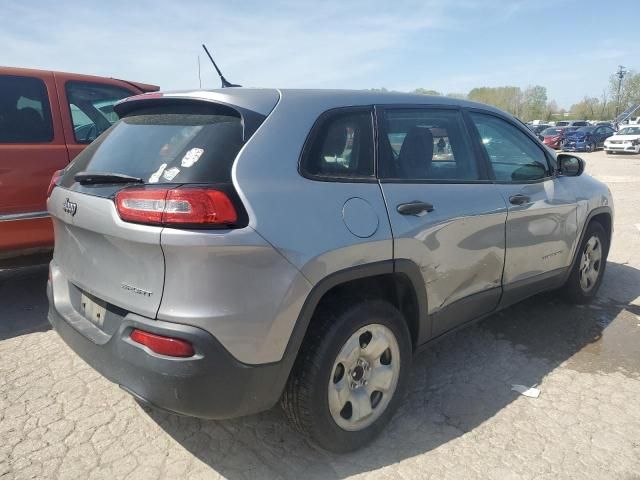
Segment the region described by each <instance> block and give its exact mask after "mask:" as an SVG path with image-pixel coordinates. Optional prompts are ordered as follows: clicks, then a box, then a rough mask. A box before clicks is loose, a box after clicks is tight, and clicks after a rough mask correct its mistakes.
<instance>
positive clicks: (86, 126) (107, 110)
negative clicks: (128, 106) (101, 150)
mask: <svg viewBox="0 0 640 480" xmlns="http://www.w3.org/2000/svg"><path fill="white" fill-rule="evenodd" d="M66 89H67V100H68V101H69V110H70V112H71V120H72V122H73V135H74V137H75V139H76V142H78V143H90V142H92V141H93V140H95V139H96V138H97V137H98V135H100V134H101V133H102V132H104V131H105V130H107V129H108V128H109V127H110V126H111V125H113V124H114V123H115V122H116V121H117V120H118V115H116V113H115V112H114V111H113V105H114V104H116V103H117V102H118V101H120V100H122V99H123V98H126V97H130V96H131V95H134V93H133V92H131V91H129V90H126V89H124V88H120V87H116V86H113V85H104V84H99V83H89V82H76V81H69V82H67V83H66Z"/></svg>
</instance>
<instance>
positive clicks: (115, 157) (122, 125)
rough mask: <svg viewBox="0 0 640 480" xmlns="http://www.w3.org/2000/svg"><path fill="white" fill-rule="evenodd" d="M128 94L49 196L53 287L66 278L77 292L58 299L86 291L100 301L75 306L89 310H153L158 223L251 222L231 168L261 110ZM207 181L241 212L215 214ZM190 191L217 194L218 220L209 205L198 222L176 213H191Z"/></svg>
mask: <svg viewBox="0 0 640 480" xmlns="http://www.w3.org/2000/svg"><path fill="white" fill-rule="evenodd" d="M126 103H127V105H126V109H122V111H125V110H126V114H125V116H124V117H123V118H122V119H121V120H120V121H118V122H117V123H116V124H114V125H113V126H112V127H111V128H110V129H109V130H108V131H106V132H105V133H104V134H103V135H101V136H100V137H99V138H98V139H97V140H96V141H95V142H93V143H92V144H91V145H90V146H89V147H88V148H86V149H85V150H84V151H83V152H82V153H81V154H80V155H79V156H78V157H77V158H76V159H75V160H74V161H73V162H72V163H71V164H70V165H69V166H68V167H67V168H66V169H65V171H64V172H63V175H62V177H61V178H60V180H59V182H58V186H57V187H55V188H54V189H53V191H52V193H51V195H50V197H49V200H48V203H47V205H48V209H49V212H50V213H51V216H52V218H53V223H54V230H55V250H54V257H53V267H52V268H55V269H57V270H56V271H57V272H59V274H56V275H57V276H56V279H55V281H54V287H55V284H56V282H64V287H65V288H63V289H61V290H64V291H67V290H68V292H69V293H68V295H69V297H71V296H73V295H75V296H76V297H78V298H79V299H80V300H78V299H75V300H74V299H73V298H66V299H63V300H61V302H60V303H61V304H62V303H64V304H65V305H68V304H74V305H84V303H82V302H84V301H85V300H86V299H87V298H89V299H91V302H90V303H91V304H92V305H93V304H94V302H95V304H97V305H98V306H97V307H96V306H95V305H93V306H92V307H91V308H88V307H86V306H85V307H86V308H87V311H84V310H83V311H80V312H79V313H81V314H82V315H84V316H85V317H87V316H89V315H95V314H96V313H95V312H96V311H101V310H100V309H101V308H106V309H107V310H109V309H110V308H112V307H113V308H114V309H116V310H119V311H120V310H124V312H122V313H126V312H133V313H137V314H139V315H143V316H145V317H149V318H155V316H156V314H157V311H158V308H159V306H160V302H161V299H162V291H163V286H164V277H165V261H164V256H163V252H162V248H161V233H162V231H163V229H164V228H166V227H170V228H195V229H197V228H224V229H233V228H238V227H242V226H244V225H246V224H247V216H246V212H245V211H244V209H243V207H242V204H241V202H240V200H239V197H238V195H237V193H236V192H235V189H234V187H233V184H232V181H231V168H232V165H233V162H234V160H235V158H236V156H237V154H238V152H239V151H240V149H241V148H242V146H243V145H244V143H245V142H246V141H247V140H248V138H249V137H250V136H251V134H252V133H253V132H254V131H255V130H256V129H257V127H258V126H259V124H260V123H261V122H262V121H263V120H264V118H265V117H264V116H262V115H259V114H256V112H252V114H251V115H246V114H245V112H244V111H243V109H235V108H232V107H230V106H228V105H221V104H217V103H214V102H210V101H193V100H192V99H186V100H181V99H176V98H171V99H168V100H164V99H162V98H154V99H150V100H145V99H143V100H141V101H139V102H137V105H139V106H136V105H133V104H134V103H136V102H135V101H133V102H126ZM98 174H100V175H98ZM125 176H126V177H129V178H126V177H125ZM133 179H137V180H133ZM212 191H213V192H214V193H215V194H216V195H218V194H219V193H220V192H222V196H223V197H225V198H226V199H227V200H228V201H229V202H230V205H231V206H230V207H229V206H225V205H227V204H224V205H223V206H222V208H223V209H224V208H227V210H229V209H231V210H234V212H235V213H236V214H237V215H235V216H229V215H227V216H226V217H225V216H224V215H223V216H222V217H221V216H220V208H221V207H220V204H219V196H215V197H212V196H211V195H209V194H210V193H211V192H212ZM171 192H173V193H171ZM176 192H177V194H176ZM193 192H196V193H198V192H199V195H200V197H197V198H196V203H197V201H199V199H200V198H201V197H203V198H204V200H203V201H204V202H205V203H206V202H208V201H213V202H214V203H215V202H218V204H217V205H218V215H217V218H218V221H217V223H216V221H215V218H214V217H216V215H212V214H211V212H204V213H203V212H200V213H201V217H202V218H204V220H203V222H204V223H198V221H197V220H193V221H191V220H189V221H188V222H185V221H184V220H182V223H180V222H181V217H180V216H181V215H183V214H184V213H185V212H187V211H188V212H190V213H188V212H187V218H192V216H193V211H191V210H189V209H190V208H191V207H194V205H195V204H194V203H193V202H192V204H189V203H188V202H189V201H190V200H189V197H188V196H189V195H192V194H193ZM203 192H204V194H203ZM172 195H173V196H172ZM207 195H209V197H211V198H209V197H207ZM170 197H171V198H176V199H177V200H170ZM185 198H186V200H185ZM123 199H124V200H123ZM223 200H224V198H223ZM227 200H225V202H226V201H227ZM172 202H173V203H172ZM170 204H171V205H173V207H174V210H172V212H171V214H169V213H168V209H169V205H170ZM185 205H186V209H185V208H183V207H184V206H185ZM203 205H204V204H203ZM195 206H196V207H200V206H201V205H199V204H198V205H195ZM205 207H206V205H205ZM203 208H204V207H203ZM165 210H166V211H165ZM196 210H197V209H196ZM200 210H202V209H200ZM205 210H206V208H205ZM198 211H199V210H198ZM214 213H215V212H214ZM189 215H191V216H189ZM199 218H200V217H199ZM212 218H213V220H212ZM172 219H173V220H172ZM207 219H208V220H207ZM221 219H222V220H221ZM220 221H222V222H223V223H220ZM59 277H62V278H59ZM58 293H59V292H58ZM57 296H58V295H57V294H56V295H54V298H55V297H57ZM85 307H83V308H85ZM76 310H77V309H76ZM89 319H90V320H92V321H93V323H94V324H95V323H96V321H95V318H89ZM98 326H100V325H99V322H98Z"/></svg>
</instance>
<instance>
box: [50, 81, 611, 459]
mask: <svg viewBox="0 0 640 480" xmlns="http://www.w3.org/2000/svg"><path fill="white" fill-rule="evenodd" d="M116 111H117V113H118V114H119V116H120V117H121V119H120V120H119V121H118V122H117V123H116V125H114V127H113V128H112V129H110V130H109V132H108V133H107V134H105V135H104V136H102V137H101V138H100V139H98V141H96V142H94V143H93V144H92V145H91V147H89V148H87V149H86V150H85V151H84V152H82V153H81V154H80V155H79V156H78V158H76V160H75V161H74V162H72V163H71V164H70V165H69V166H68V167H67V168H66V169H65V171H64V172H63V174H62V176H61V177H60V178H57V179H55V182H54V184H53V188H52V190H51V194H50V196H49V199H48V201H47V206H48V209H49V212H50V213H51V216H52V218H53V221H54V223H55V235H56V244H55V251H54V255H53V260H52V261H51V264H50V275H49V282H48V285H47V293H48V297H49V306H50V307H49V317H48V318H49V321H50V322H51V324H52V325H53V327H54V328H55V330H56V331H57V332H58V334H59V335H60V336H61V337H62V339H63V340H64V341H65V342H66V343H67V344H68V345H69V347H70V348H71V349H73V350H74V351H75V352H76V353H77V354H78V355H79V356H80V357H82V358H83V359H84V360H85V361H86V362H87V363H88V364H89V365H91V366H92V367H93V368H95V369H96V370H98V371H99V372H101V373H102V374H103V375H105V376H106V377H107V378H108V379H110V380H111V381H113V382H115V383H117V384H119V385H120V386H121V387H122V388H123V389H124V390H126V391H127V392H129V393H130V394H132V395H133V396H135V397H136V398H137V399H138V400H139V401H140V402H146V403H148V404H149V405H155V406H157V407H161V408H163V409H166V410H170V411H174V412H177V413H180V414H184V415H192V416H196V417H204V418H214V419H220V418H228V417H236V416H240V415H247V414H250V413H255V412H258V411H262V410H266V409H269V408H271V407H273V406H274V405H275V404H276V403H278V401H280V403H281V405H282V406H283V408H284V411H285V413H286V415H287V416H288V417H289V419H290V420H291V422H292V424H293V425H295V426H296V427H297V428H298V429H299V430H300V431H301V432H303V433H304V434H306V435H308V436H309V437H310V438H311V439H312V440H313V441H314V442H315V443H316V444H318V445H320V446H321V447H323V448H325V449H328V450H332V451H335V452H346V451H350V450H355V449H357V448H360V447H362V446H363V445H364V444H366V443H367V442H369V441H371V440H372V439H373V438H374V437H375V436H377V435H378V434H379V433H380V432H381V431H382V430H383V429H384V428H385V425H386V424H388V423H389V421H390V420H391V418H392V416H393V414H394V412H395V411H396V410H397V408H398V407H399V406H400V405H401V404H402V401H403V395H404V393H405V392H406V390H407V387H408V386H409V385H410V382H411V381H413V379H414V378H415V377H414V376H411V375H410V367H411V360H412V357H413V355H414V352H416V351H417V350H418V349H420V348H422V347H425V346H426V345H427V344H428V343H429V342H434V341H437V340H438V339H439V338H441V337H442V336H443V335H445V334H446V333H448V332H451V331H454V330H455V329H457V328H459V327H462V326H463V325H466V324H469V323H471V322H473V321H475V320H477V319H479V318H482V317H483V316H486V315H488V314H490V313H492V312H495V311H497V310H500V309H502V308H505V307H507V306H508V305H511V304H513V303H515V302H518V301H520V300H522V299H524V298H527V297H530V296H531V295H534V294H537V293H539V292H541V291H546V290H552V289H557V288H562V289H563V293H562V295H563V298H565V299H567V300H569V301H572V302H576V303H587V302H589V301H590V300H592V299H593V298H594V297H595V295H596V293H597V291H598V288H599V286H600V284H601V282H602V278H603V275H604V272H605V265H606V260H607V253H608V251H609V245H610V240H611V231H612V228H611V227H612V223H613V199H612V198H611V193H610V192H609V190H608V188H607V186H606V185H604V184H603V183H601V182H599V181H597V180H595V179H593V178H591V177H589V176H588V175H585V174H584V161H583V160H582V159H580V158H579V157H576V156H574V155H570V154H564V153H561V154H558V155H555V154H554V153H553V152H551V151H549V149H547V148H545V147H543V145H541V144H540V142H539V141H538V140H537V139H536V137H535V136H534V135H533V134H532V133H531V132H530V131H529V130H528V129H527V128H526V127H525V126H524V125H523V124H522V123H521V122H520V121H519V120H517V119H515V118H514V117H513V116H511V115H509V114H507V113H504V112H502V111H500V110H498V109H496V108H493V107H490V106H487V105H482V104H478V103H472V102H467V101H463V100H457V99H453V98H448V97H430V96H425V95H411V94H396V93H393V94H392V93H380V92H364V91H362V92H354V91H335V90H331V91H317V90H312V91H304V90H286V89H282V90H275V89H249V88H233V89H231V88H230V89H224V90H214V91H195V92H188V93H176V94H151V95H140V96H138V97H134V98H132V99H128V100H127V101H124V102H121V103H119V104H117V105H116ZM376 122H377V123H376ZM265 159H268V161H265ZM61 368H64V364H63V365H61ZM464 402H466V399H465V400H464V401H463V403H464Z"/></svg>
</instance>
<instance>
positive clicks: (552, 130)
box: [542, 128, 562, 136]
mask: <svg viewBox="0 0 640 480" xmlns="http://www.w3.org/2000/svg"><path fill="white" fill-rule="evenodd" d="M561 133H562V129H561V128H547V129H546V130H545V131H544V132H542V135H544V136H551V135H560V134H561Z"/></svg>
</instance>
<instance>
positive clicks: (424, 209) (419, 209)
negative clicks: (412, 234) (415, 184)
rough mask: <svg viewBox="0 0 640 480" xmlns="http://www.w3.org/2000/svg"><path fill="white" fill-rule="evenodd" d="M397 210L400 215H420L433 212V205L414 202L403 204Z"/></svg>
mask: <svg viewBox="0 0 640 480" xmlns="http://www.w3.org/2000/svg"><path fill="white" fill-rule="evenodd" d="M396 210H397V211H398V213H399V214H400V215H420V214H421V213H428V212H433V205H431V204H430V203H427V202H421V201H419V200H414V201H413V202H408V203H401V204H400V205H398V206H397V207H396Z"/></svg>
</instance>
